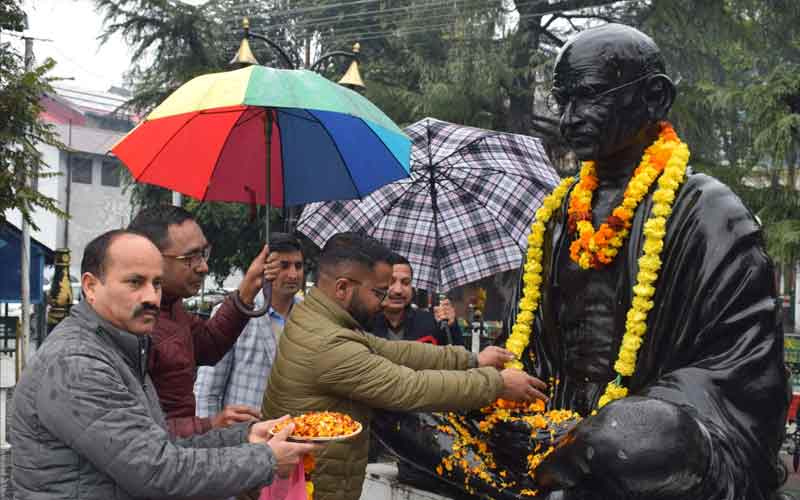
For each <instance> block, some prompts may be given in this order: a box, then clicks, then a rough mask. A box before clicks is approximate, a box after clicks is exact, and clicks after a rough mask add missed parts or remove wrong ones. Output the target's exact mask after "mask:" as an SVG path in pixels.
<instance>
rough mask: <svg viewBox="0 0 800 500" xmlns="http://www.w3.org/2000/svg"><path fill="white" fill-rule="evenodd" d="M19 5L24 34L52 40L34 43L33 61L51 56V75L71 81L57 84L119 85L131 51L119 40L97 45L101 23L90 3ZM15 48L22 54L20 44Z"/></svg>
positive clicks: (54, 0) (37, 0)
mask: <svg viewBox="0 0 800 500" xmlns="http://www.w3.org/2000/svg"><path fill="white" fill-rule="evenodd" d="M22 4H23V7H24V9H25V12H26V13H27V14H28V30H27V31H26V33H25V34H26V35H30V36H33V37H36V38H44V39H49V40H51V41H41V40H34V42H33V53H34V55H35V56H36V62H37V63H41V62H42V61H44V60H45V59H46V58H47V57H52V58H53V59H55V60H56V62H57V65H56V67H55V69H54V70H53V72H52V75H53V76H58V77H66V78H74V81H65V82H61V83H58V85H64V86H70V87H81V88H86V89H92V90H106V89H108V87H109V86H111V85H118V86H121V84H122V74H123V73H124V72H125V71H126V70H127V69H128V66H129V65H130V51H129V50H128V48H127V46H126V45H125V43H124V42H123V41H122V39H121V38H119V37H116V38H114V39H112V40H109V41H108V42H107V43H106V44H105V45H103V46H102V47H101V46H100V42H99V40H98V39H97V37H98V36H99V35H100V33H101V32H102V28H103V20H102V17H101V16H100V15H99V14H98V13H96V12H95V9H94V3H93V2H92V1H91V0H23V2H22ZM15 46H17V47H18V48H19V50H20V52H21V51H22V43H21V42H19V41H17V43H15Z"/></svg>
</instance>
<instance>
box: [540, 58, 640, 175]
mask: <svg viewBox="0 0 800 500" xmlns="http://www.w3.org/2000/svg"><path fill="white" fill-rule="evenodd" d="M587 45H588V46H587ZM608 51H609V48H608V47H603V48H598V47H594V46H591V42H588V43H583V44H574V45H571V46H567V47H566V48H565V49H564V51H563V52H562V53H561V54H560V56H559V58H558V60H557V61H556V67H555V72H554V86H553V90H552V96H551V101H553V102H555V103H556V105H557V112H558V113H559V114H560V122H559V123H560V131H561V135H562V136H563V137H564V140H565V141H566V142H567V144H569V146H570V147H571V148H572V150H573V151H574V152H575V155H576V156H577V157H578V159H580V160H600V161H602V160H604V159H608V158H609V157H612V156H614V155H615V154H616V153H618V152H620V151H622V150H624V149H626V148H628V147H630V146H632V145H634V144H635V143H636V142H637V140H638V139H637V137H640V134H639V133H640V132H641V131H642V129H643V128H644V127H645V125H646V124H647V107H646V105H645V103H644V101H643V100H642V99H641V98H638V96H639V95H640V94H639V92H640V89H641V87H642V85H643V83H644V78H643V75H641V74H632V75H626V74H623V73H624V72H622V71H619V70H616V69H615V65H612V64H610V63H608V62H607V61H608V57H607V53H608Z"/></svg>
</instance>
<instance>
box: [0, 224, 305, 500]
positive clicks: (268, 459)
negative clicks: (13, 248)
mask: <svg viewBox="0 0 800 500" xmlns="http://www.w3.org/2000/svg"><path fill="white" fill-rule="evenodd" d="M161 275H162V260H161V254H160V252H159V251H158V249H157V248H156V247H155V246H154V245H153V244H152V243H151V242H150V241H149V240H148V239H147V238H145V237H143V236H141V235H138V234H136V233H133V232H130V231H122V230H118V231H110V232H108V233H105V234H103V235H101V236H99V237H97V238H96V239H95V240H93V241H92V242H91V243H89V245H88V246H87V247H86V250H85V252H84V255H83V260H82V262H81V286H82V289H83V295H84V297H85V299H84V300H83V301H81V303H80V304H78V305H77V306H75V307H74V308H73V309H72V313H71V314H70V316H69V317H68V318H66V319H65V320H64V321H62V322H61V323H60V324H59V325H58V326H57V327H56V329H55V330H53V332H52V333H51V334H50V336H49V337H48V338H47V340H46V341H45V342H44V344H42V347H41V348H40V349H39V351H38V352H37V355H36V357H35V359H34V360H33V362H32V363H31V364H30V365H29V366H28V367H27V369H26V370H25V371H24V372H23V374H22V377H21V379H20V383H19V385H18V386H17V388H16V390H15V391H14V415H13V417H12V422H11V434H10V437H11V442H12V444H13V446H14V453H13V472H12V474H13V479H12V480H13V483H14V488H15V493H16V498H18V499H20V500H23V499H25V500H28V499H31V500H33V499H37V500H38V499H42V500H45V499H48V500H49V499H103V500H106V499H129V498H147V499H155V498H181V497H196V496H203V497H217V498H219V497H225V496H231V495H236V494H237V493H239V492H241V491H243V490H248V489H253V488H259V487H262V486H264V485H267V484H269V483H271V482H272V479H273V475H274V474H275V473H278V474H284V473H288V471H290V470H291V469H292V468H293V467H294V465H296V464H297V463H298V461H299V460H300V459H301V458H302V456H303V455H304V454H306V453H310V452H312V451H315V450H316V447H315V446H312V445H309V444H299V443H291V442H287V441H286V437H287V435H288V433H289V432H291V429H290V428H291V427H292V426H288V427H287V429H286V430H284V431H283V432H281V433H279V434H278V435H276V436H275V437H273V438H272V439H270V436H269V432H268V429H270V428H271V427H272V425H274V421H272V422H260V423H256V424H249V423H243V424H238V425H234V426H232V427H229V428H223V429H214V430H211V431H210V432H208V433H206V434H201V435H196V436H193V437H192V438H186V439H175V438H171V437H170V436H169V434H168V433H167V430H166V423H165V420H164V415H163V413H162V411H161V408H160V406H159V403H158V396H157V395H156V393H155V390H154V389H153V384H152V381H151V379H150V376H149V375H148V374H147V371H146V368H147V354H148V347H149V340H150V339H149V337H148V334H149V333H150V332H151V331H152V329H153V326H154V325H155V322H156V320H157V317H158V311H159V302H160V300H161V279H162V278H161Z"/></svg>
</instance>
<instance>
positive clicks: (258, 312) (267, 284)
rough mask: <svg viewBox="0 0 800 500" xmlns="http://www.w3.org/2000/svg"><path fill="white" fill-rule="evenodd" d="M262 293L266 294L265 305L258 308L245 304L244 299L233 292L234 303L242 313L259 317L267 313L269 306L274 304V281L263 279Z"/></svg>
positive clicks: (251, 316)
mask: <svg viewBox="0 0 800 500" xmlns="http://www.w3.org/2000/svg"><path fill="white" fill-rule="evenodd" d="M261 295H263V296H264V305H263V306H261V307H260V308H258V309H251V308H249V307H247V306H246V305H244V303H243V302H242V299H241V298H239V294H238V293H234V294H233V305H234V306H236V309H237V310H238V311H239V312H240V313H242V314H243V315H245V316H247V317H248V318H258V317H261V316H264V315H265V314H267V311H269V306H270V305H271V304H272V282H271V281H267V280H263V282H262V284H261Z"/></svg>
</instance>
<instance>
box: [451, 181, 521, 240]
mask: <svg viewBox="0 0 800 500" xmlns="http://www.w3.org/2000/svg"><path fill="white" fill-rule="evenodd" d="M443 175H444V176H445V177H447V178H448V179H449V180H450V182H452V183H453V185H454V186H456V187H457V188H459V189H460V190H462V191H464V193H466V194H467V196H469V197H470V198H472V199H473V200H474V201H475V203H477V204H478V205H480V206H482V207H484V208H485V209H486V210H488V211H489V213H491V214H492V215H494V216H495V220H496V221H499V220H500V217H498V215H497V214H496V213H494V211H492V210H491V209H490V208H489V207H488V206H487V205H483V204H481V202H480V200H478V198H477V197H476V196H475V195H474V194H472V192H471V191H470V190H468V189H467V188H465V187H464V186H462V185H461V184H459V183H458V182H456V181H454V180H453V179H452V178H450V176H448V175H447V174H443ZM497 226H499V227H500V228H502V229H503V231H504V232H505V233H506V234H507V235H508V237H509V239H510V240H511V241H514V237H513V236H512V235H511V233H510V232H509V231H508V229H506V227H505V224H496V227H497ZM514 244H515V245H517V248H519V249H520V251H521V252H523V253H524V252H525V249H524V248H522V247H520V246H519V243H517V242H516V241H514Z"/></svg>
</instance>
